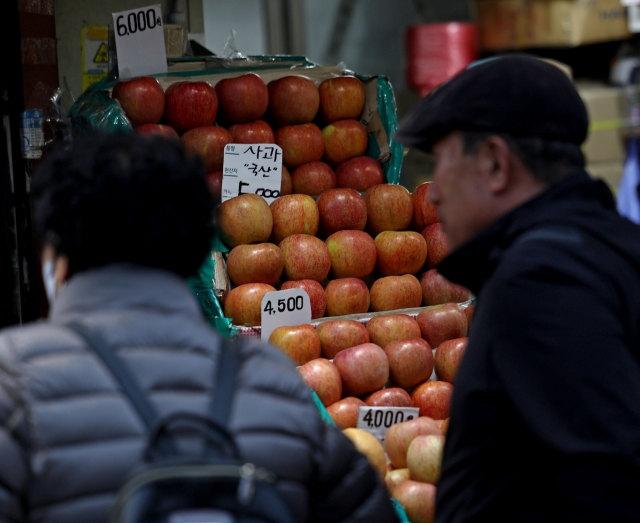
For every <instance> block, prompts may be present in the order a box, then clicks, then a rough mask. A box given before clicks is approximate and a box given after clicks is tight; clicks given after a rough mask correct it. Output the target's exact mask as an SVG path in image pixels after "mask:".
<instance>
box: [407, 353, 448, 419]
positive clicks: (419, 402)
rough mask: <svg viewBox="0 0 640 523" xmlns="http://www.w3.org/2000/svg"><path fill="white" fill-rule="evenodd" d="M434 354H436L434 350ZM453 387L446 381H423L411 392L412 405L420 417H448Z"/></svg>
mask: <svg viewBox="0 0 640 523" xmlns="http://www.w3.org/2000/svg"><path fill="white" fill-rule="evenodd" d="M436 352H438V351H437V350H436ZM452 394H453V385H451V383H447V382H446V381H425V382H424V383H421V384H420V385H418V386H417V387H416V388H415V389H413V391H412V392H411V400H412V401H413V405H414V406H415V407H418V408H419V409H420V416H428V417H430V418H432V419H445V418H448V417H449V409H450V408H451V395H452Z"/></svg>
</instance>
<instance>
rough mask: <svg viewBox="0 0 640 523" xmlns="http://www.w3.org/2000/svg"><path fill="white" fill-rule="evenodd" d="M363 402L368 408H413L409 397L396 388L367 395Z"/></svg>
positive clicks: (403, 391)
mask: <svg viewBox="0 0 640 523" xmlns="http://www.w3.org/2000/svg"><path fill="white" fill-rule="evenodd" d="M364 402H365V403H366V404H367V405H368V406H369V407H413V403H412V402H411V396H409V394H408V393H407V391H406V390H404V389H401V388H398V387H390V388H388V389H382V390H378V391H376V392H373V393H372V394H369V395H368V396H367V397H366V398H365V399H364Z"/></svg>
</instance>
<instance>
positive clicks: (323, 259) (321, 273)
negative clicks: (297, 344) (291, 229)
mask: <svg viewBox="0 0 640 523" xmlns="http://www.w3.org/2000/svg"><path fill="white" fill-rule="evenodd" d="M292 196H293V195H292ZM280 250H282V254H283V255H284V274H285V277H286V278H287V279H288V280H316V281H322V280H324V279H325V278H326V277H327V275H328V274H329V269H331V258H330V257H329V251H328V250H327V246H326V245H325V244H324V242H323V241H322V240H320V239H319V238H316V237H315V236H310V235H309V234H292V235H291V236H287V237H286V238H285V239H284V240H282V241H281V242H280ZM328 308H329V301H328V300H327V309H328Z"/></svg>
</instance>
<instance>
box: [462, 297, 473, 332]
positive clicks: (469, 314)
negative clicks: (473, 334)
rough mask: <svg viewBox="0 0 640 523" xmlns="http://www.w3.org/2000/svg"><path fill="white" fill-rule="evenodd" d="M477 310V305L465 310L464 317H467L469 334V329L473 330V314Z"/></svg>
mask: <svg viewBox="0 0 640 523" xmlns="http://www.w3.org/2000/svg"><path fill="white" fill-rule="evenodd" d="M475 310H476V305H475V303H474V304H473V305H469V306H467V307H466V308H465V309H464V315H465V316H466V317H467V334H468V332H469V329H470V328H471V320H472V319H473V313H474V312H475Z"/></svg>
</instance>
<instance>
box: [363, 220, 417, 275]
mask: <svg viewBox="0 0 640 523" xmlns="http://www.w3.org/2000/svg"><path fill="white" fill-rule="evenodd" d="M375 243H376V250H377V252H378V256H377V261H376V268H377V269H378V272H379V273H380V274H382V275H383V276H402V275H403V274H413V273H415V272H418V271H419V270H420V268H421V267H422V266H423V265H424V261H425V260H426V259H427V242H426V241H425V239H424V238H423V237H422V236H421V235H420V234H419V233H417V232H413V231H384V232H381V233H380V234H378V235H377V236H376V239H375Z"/></svg>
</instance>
